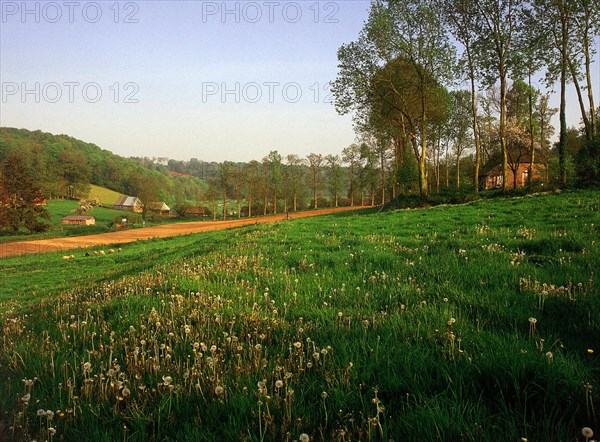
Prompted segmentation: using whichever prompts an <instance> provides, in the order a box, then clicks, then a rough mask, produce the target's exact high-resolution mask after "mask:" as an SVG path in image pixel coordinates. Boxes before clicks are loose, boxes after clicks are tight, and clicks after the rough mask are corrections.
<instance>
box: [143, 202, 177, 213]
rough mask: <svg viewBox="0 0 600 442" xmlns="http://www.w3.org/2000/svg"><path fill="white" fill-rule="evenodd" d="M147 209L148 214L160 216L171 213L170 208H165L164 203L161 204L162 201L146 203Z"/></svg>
mask: <svg viewBox="0 0 600 442" xmlns="http://www.w3.org/2000/svg"><path fill="white" fill-rule="evenodd" d="M147 209H148V212H152V213H160V214H161V215H168V214H169V212H171V208H170V207H169V206H167V205H166V204H165V203H163V202H162V201H160V202H154V203H148V207H147Z"/></svg>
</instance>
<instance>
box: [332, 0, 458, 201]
mask: <svg viewBox="0 0 600 442" xmlns="http://www.w3.org/2000/svg"><path fill="white" fill-rule="evenodd" d="M440 12H441V10H440V7H439V4H438V3H437V2H435V1H434V0H426V1H416V0H408V1H404V2H401V1H384V0H375V1H374V2H373V3H372V6H371V11H370V14H369V19H368V20H367V23H366V24H365V27H364V28H363V30H362V31H361V33H360V35H359V38H358V40H357V42H354V43H350V44H348V45H343V46H342V47H341V48H340V50H339V51H338V60H339V62H340V64H339V68H340V71H339V74H338V78H337V79H336V81H335V82H334V85H333V93H334V95H335V98H336V101H335V104H336V109H337V110H338V112H340V113H347V112H354V113H355V115H357V116H358V117H359V119H361V118H362V120H363V121H364V120H368V118H369V116H370V115H372V114H373V113H379V114H380V115H383V116H385V117H387V120H388V121H389V125H393V126H395V127H396V128H397V129H398V130H397V132H398V133H401V132H402V130H400V129H401V128H402V129H404V130H405V132H406V133H407V134H409V137H410V141H411V144H412V145H413V151H414V153H415V156H416V158H417V160H418V164H419V189H420V194H421V197H422V198H423V199H426V198H427V194H428V185H427V167H426V161H427V141H428V140H427V127H428V123H429V118H430V111H431V108H432V96H435V95H436V93H435V92H437V90H439V88H440V84H441V83H443V82H444V81H445V80H448V79H450V78H451V77H452V76H453V74H454V62H455V50H454V47H453V46H452V44H451V43H450V40H449V38H448V35H447V33H446V32H445V29H444V26H443V23H442V20H441V14H440ZM407 68H408V70H407Z"/></svg>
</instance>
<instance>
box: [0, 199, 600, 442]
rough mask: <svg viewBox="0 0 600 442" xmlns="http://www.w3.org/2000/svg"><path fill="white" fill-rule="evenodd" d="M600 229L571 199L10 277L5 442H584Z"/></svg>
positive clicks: (220, 239) (591, 398)
mask: <svg viewBox="0 0 600 442" xmlns="http://www.w3.org/2000/svg"><path fill="white" fill-rule="evenodd" d="M599 225H600V192H597V191H596V192H592V191H588V192H565V193H563V194H560V195H546V196H532V197H523V198H515V199H499V200H495V201H479V202H474V203H471V204H467V205H463V206H450V207H435V208H432V209H423V210H407V211H398V212H386V213H379V214H367V215H365V214H362V215H359V214H353V213H342V214H338V215H335V216H325V217H317V218H311V219H296V220H292V221H287V222H280V223H276V224H268V225H257V226H252V227H246V228H241V229H235V230H231V231H224V232H212V233H207V234H201V235H190V236H185V237H177V238H171V239H168V240H160V241H147V242H142V243H136V244H131V245H127V246H123V252H122V253H116V254H113V255H105V256H90V257H84V256H83V255H82V253H81V251H79V252H75V253H76V255H77V256H76V258H75V259H74V260H70V261H63V260H62V259H61V256H62V254H64V252H61V253H60V254H59V253H51V254H45V255H35V256H34V255H30V256H22V257H15V258H6V259H2V260H0V275H2V277H1V279H0V312H1V313H0V325H1V326H2V328H1V332H0V410H2V411H1V414H0V434H3V435H7V436H6V437H7V438H8V440H30V439H32V438H35V439H38V440H44V439H47V438H48V435H49V433H48V428H49V427H52V428H53V429H55V430H56V431H57V432H56V434H55V435H54V438H56V439H57V440H59V439H64V440H98V441H102V440H106V441H112V440H129V441H138V440H139V441H142V440H160V441H163V440H220V441H225V440H249V441H262V440H265V441H266V440H269V441H271V440H272V441H280V440H298V439H299V437H300V435H301V434H302V433H306V434H307V435H309V436H310V438H311V440H324V441H331V440H346V441H347V440H364V441H367V440H373V441H375V440H385V441H387V440H397V441H401V440H407V441H421V440H440V441H448V440H473V441H481V440H520V439H521V438H522V437H526V438H527V439H528V440H529V441H538V440H539V441H547V440H560V441H575V440H584V439H582V437H581V428H582V427H584V426H589V427H591V428H593V429H594V430H595V431H596V432H598V431H600V426H599V423H600V422H599V421H600V419H598V413H600V402H599V401H598V399H597V393H596V392H597V391H598V389H599V388H600V382H599V381H598V379H600V360H599V358H598V354H599V352H600V319H599V317H600V297H599V295H600V290H599V289H598V282H597V280H596V279H597V277H598V270H599V268H600V267H599V266H598V263H599V262H600V249H599V245H598V244H599V242H600V229H599V227H598V226H599ZM530 318H535V322H534V321H533V320H530ZM452 319H453V320H452ZM213 345H214V347H213V348H212V349H211V346H213ZM590 350H591V351H590ZM88 364H89V365H88ZM29 380H31V382H29ZM26 394H29V395H30V396H29V397H26V396H25V395H26ZM24 398H25V399H28V400H27V401H25V400H24ZM38 409H40V410H51V411H53V412H54V413H55V414H54V416H53V417H52V419H50V418H49V417H48V416H47V415H44V416H41V417H38V416H37V414H36V412H37V411H38Z"/></svg>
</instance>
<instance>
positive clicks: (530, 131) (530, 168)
mask: <svg viewBox="0 0 600 442" xmlns="http://www.w3.org/2000/svg"><path fill="white" fill-rule="evenodd" d="M528 95H529V138H530V140H529V141H530V143H531V147H530V150H531V162H530V163H529V171H528V174H527V184H528V185H530V186H531V180H533V168H534V165H535V140H534V139H533V90H532V89H531V69H530V70H529V93H528Z"/></svg>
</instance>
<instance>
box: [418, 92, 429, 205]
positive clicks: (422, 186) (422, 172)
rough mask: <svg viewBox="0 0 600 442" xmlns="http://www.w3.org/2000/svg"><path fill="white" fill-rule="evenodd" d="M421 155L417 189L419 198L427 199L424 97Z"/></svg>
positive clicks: (422, 103) (423, 102)
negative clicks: (419, 194)
mask: <svg viewBox="0 0 600 442" xmlns="http://www.w3.org/2000/svg"><path fill="white" fill-rule="evenodd" d="M421 106H422V111H421V153H420V155H421V157H420V158H419V191H420V193H421V200H422V201H427V191H428V186H427V111H426V110H425V109H426V107H425V97H421Z"/></svg>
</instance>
